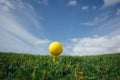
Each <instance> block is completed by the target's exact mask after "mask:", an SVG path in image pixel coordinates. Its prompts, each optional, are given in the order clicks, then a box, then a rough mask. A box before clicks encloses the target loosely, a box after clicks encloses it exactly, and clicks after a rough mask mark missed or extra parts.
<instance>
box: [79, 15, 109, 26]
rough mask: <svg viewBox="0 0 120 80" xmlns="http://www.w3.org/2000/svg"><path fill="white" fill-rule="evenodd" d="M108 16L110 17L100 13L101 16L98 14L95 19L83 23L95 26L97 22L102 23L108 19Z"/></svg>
mask: <svg viewBox="0 0 120 80" xmlns="http://www.w3.org/2000/svg"><path fill="white" fill-rule="evenodd" d="M107 18H108V16H102V15H100V16H99V17H98V16H96V17H95V18H94V19H93V20H90V21H88V22H83V23H81V24H82V25H85V26H95V25H97V24H100V23H102V22H104V21H106V20H107Z"/></svg>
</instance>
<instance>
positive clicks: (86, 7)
mask: <svg viewBox="0 0 120 80" xmlns="http://www.w3.org/2000/svg"><path fill="white" fill-rule="evenodd" d="M88 8H89V7H88V6H83V7H82V8H81V9H82V10H88Z"/></svg>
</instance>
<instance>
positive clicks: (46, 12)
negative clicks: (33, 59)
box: [0, 0, 120, 56]
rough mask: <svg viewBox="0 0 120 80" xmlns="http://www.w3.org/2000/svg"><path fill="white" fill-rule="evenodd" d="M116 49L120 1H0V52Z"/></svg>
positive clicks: (81, 52)
mask: <svg viewBox="0 0 120 80" xmlns="http://www.w3.org/2000/svg"><path fill="white" fill-rule="evenodd" d="M53 41H59V42H61V43H62V45H63V52H62V55H71V56H84V55H100V54H108V53H118V52H120V0H0V52H17V53H28V54H35V55H36V54H37V55H50V53H49V51H48V46H49V44H50V43H51V42H53Z"/></svg>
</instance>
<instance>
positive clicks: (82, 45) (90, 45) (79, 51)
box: [66, 35, 120, 56]
mask: <svg viewBox="0 0 120 80" xmlns="http://www.w3.org/2000/svg"><path fill="white" fill-rule="evenodd" d="M71 44H72V45H69V46H67V48H66V49H67V51H68V50H70V51H68V52H69V55H74V56H76V55H78V56H83V55H98V54H106V53H114V52H115V53H116V52H120V45H118V44H120V35H117V36H112V37H106V36H102V37H93V38H92V37H86V38H73V39H71Z"/></svg>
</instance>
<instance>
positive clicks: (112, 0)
mask: <svg viewBox="0 0 120 80" xmlns="http://www.w3.org/2000/svg"><path fill="white" fill-rule="evenodd" d="M103 1H104V7H110V6H114V5H116V4H118V3H120V0H103Z"/></svg>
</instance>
